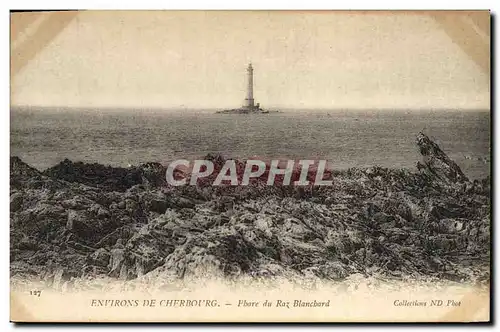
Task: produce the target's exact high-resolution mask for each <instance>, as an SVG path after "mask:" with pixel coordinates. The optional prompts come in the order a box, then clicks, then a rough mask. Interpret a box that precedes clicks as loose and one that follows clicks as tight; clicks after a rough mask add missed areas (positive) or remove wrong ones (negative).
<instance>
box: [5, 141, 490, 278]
mask: <svg viewBox="0 0 500 332" xmlns="http://www.w3.org/2000/svg"><path fill="white" fill-rule="evenodd" d="M416 148H418V149H419V151H420V153H421V155H422V160H420V161H416V168H415V169H414V170H406V169H386V168H380V167H371V168H367V169H358V168H351V169H348V170H345V171H335V172H333V174H332V176H333V185H332V186H325V187H314V188H311V187H300V188H297V187H289V186H272V187H271V186H266V185H265V184H264V183H259V182H258V181H257V182H256V183H252V185H250V186H244V187H239V186H236V187H225V186H221V187H212V186H203V185H199V186H181V187H170V186H168V185H167V183H166V181H165V170H166V169H165V167H164V166H162V165H161V164H158V163H147V164H142V165H139V166H135V167H130V168H114V167H108V166H103V165H100V164H85V163H81V162H72V161H70V160H64V161H63V162H61V163H60V164H58V165H56V166H54V167H52V168H49V169H47V170H45V171H43V172H40V171H38V170H36V169H34V168H32V167H30V166H29V165H27V164H26V163H24V162H23V161H22V160H20V159H19V158H17V157H11V161H10V164H11V165H10V167H11V168H10V169H11V171H10V172H11V173H10V184H11V188H10V258H11V276H16V277H18V278H31V277H38V278H41V279H43V280H55V279H57V278H58V279H63V280H65V279H71V278H85V277H88V276H94V277H95V276H109V277H113V278H119V279H122V280H128V279H134V278H137V277H141V276H144V275H149V276H151V275H154V276H162V275H169V276H172V277H174V278H178V279H182V278H185V277H187V276H193V275H194V276H196V275H202V274H206V273H212V272H213V273H220V274H221V275H223V276H224V277H227V278H231V277H237V276H241V275H245V276H249V277H252V278H271V277H285V278H292V277H293V278H295V277H297V278H301V277H302V276H311V275H312V276H314V277H317V278H320V279H324V280H343V279H345V278H347V277H348V276H350V275H353V274H361V275H363V276H373V275H377V276H379V277H381V278H386V279H408V278H409V279H420V278H426V279H429V278H430V279H436V280H437V279H439V280H452V281H459V282H460V281H473V282H481V281H485V282H486V281H488V280H489V277H490V275H489V272H490V217H491V215H490V210H491V198H490V190H491V189H490V178H489V177H488V178H485V179H483V180H480V181H478V180H474V181H470V180H469V179H467V177H466V176H465V175H464V174H463V172H462V171H461V170H460V168H459V167H458V166H457V164H456V163H454V162H453V161H452V160H451V159H450V158H449V157H448V156H447V155H446V154H445V153H444V152H443V151H442V150H441V149H440V148H439V146H438V145H437V144H436V143H435V142H433V141H431V140H430V139H429V138H428V137H427V136H426V135H424V134H423V133H419V134H418V135H417V139H416ZM209 158H212V160H213V161H214V162H215V163H219V164H222V163H223V162H224V160H223V159H222V158H221V157H220V156H209ZM207 271H209V272H207ZM210 271H212V272H210Z"/></svg>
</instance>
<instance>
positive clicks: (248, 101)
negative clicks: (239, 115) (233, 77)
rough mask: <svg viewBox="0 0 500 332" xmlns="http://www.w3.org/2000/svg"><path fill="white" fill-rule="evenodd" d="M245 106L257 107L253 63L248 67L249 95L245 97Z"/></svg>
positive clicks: (249, 107)
mask: <svg viewBox="0 0 500 332" xmlns="http://www.w3.org/2000/svg"><path fill="white" fill-rule="evenodd" d="M244 107H245V108H248V109H254V108H255V103H254V100H253V67H252V64H251V63H250V64H248V67H247V97H246V98H245V105H244Z"/></svg>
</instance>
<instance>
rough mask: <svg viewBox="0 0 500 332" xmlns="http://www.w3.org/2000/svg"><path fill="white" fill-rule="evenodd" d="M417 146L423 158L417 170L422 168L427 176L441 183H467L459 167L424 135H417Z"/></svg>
mask: <svg viewBox="0 0 500 332" xmlns="http://www.w3.org/2000/svg"><path fill="white" fill-rule="evenodd" d="M417 146H418V148H419V150H420V154H421V155H422V157H423V165H422V164H419V168H422V166H423V168H424V169H425V170H426V171H427V172H428V173H429V174H431V175H432V176H435V177H437V178H438V179H440V180H443V181H447V182H451V183H462V182H466V181H468V179H467V177H466V176H465V174H464V173H463V172H462V170H461V169H460V167H459V166H458V165H457V164H456V163H455V162H454V161H453V160H451V159H450V158H449V157H448V156H447V155H446V154H445V153H444V152H443V151H442V150H441V148H440V147H439V146H438V145H437V144H436V143H435V142H433V141H431V140H430V139H429V137H427V135H425V134H424V133H419V134H418V135H417Z"/></svg>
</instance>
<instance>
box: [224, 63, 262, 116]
mask: <svg viewBox="0 0 500 332" xmlns="http://www.w3.org/2000/svg"><path fill="white" fill-rule="evenodd" d="M246 90H247V91H246V96H245V102H244V103H243V106H241V107H239V108H233V109H229V110H222V111H217V112H216V113H225V114H249V113H262V114H267V113H269V111H268V110H263V109H262V108H260V104H259V103H256V102H255V100H254V99H253V66H252V64H251V63H249V64H248V67H247V77H246Z"/></svg>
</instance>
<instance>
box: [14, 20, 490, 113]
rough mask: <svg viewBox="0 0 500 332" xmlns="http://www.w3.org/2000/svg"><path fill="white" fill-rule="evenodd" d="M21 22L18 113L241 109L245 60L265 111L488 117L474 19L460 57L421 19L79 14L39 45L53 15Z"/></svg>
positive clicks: (481, 41)
mask: <svg viewBox="0 0 500 332" xmlns="http://www.w3.org/2000/svg"><path fill="white" fill-rule="evenodd" d="M23 15H24V17H23ZM26 15H29V14H12V18H11V22H12V43H11V45H12V53H11V54H12V57H16V59H21V58H22V57H23V54H22V53H23V52H28V51H30V52H31V53H33V56H32V57H30V58H29V61H26V64H25V65H23V66H19V70H17V67H16V70H17V71H16V72H15V73H14V74H13V77H12V81H11V99H12V104H13V105H43V106H79V107H99V106H106V107H145V108H148V107H166V108H167V107H178V106H183V107H190V108H203V107H207V108H217V107H221V108H222V107H237V106H239V105H241V104H242V103H243V99H244V98H245V93H244V89H245V69H246V66H247V63H248V62H250V61H251V62H252V63H253V66H254V70H255V71H254V75H255V77H254V82H255V92H254V96H255V99H256V102H260V103H261V105H262V106H263V107H264V108H265V107H280V106H281V107H295V108H317V107H321V108H346V107H356V108H388V107H389V108H392V107H394V108H428V107H433V108H442V107H444V108H489V99H490V94H489V88H490V87H489V67H485V65H484V64H485V63H486V64H489V58H488V59H486V58H485V57H487V56H488V57H489V48H487V49H484V47H485V45H486V47H489V33H488V31H487V29H486V28H485V26H486V25H485V24H487V23H488V22H486V23H485V22H481V19H479V20H478V21H477V22H476V23H478V24H477V25H474V24H472V23H473V21H472V20H471V21H470V22H472V23H471V26H472V28H473V29H472V30H470V31H472V32H471V34H473V36H472V38H469V39H467V40H465V39H464V40H465V44H464V45H468V48H467V47H463V45H461V44H460V38H458V41H457V38H456V37H455V39H454V37H453V33H450V31H452V30H449V31H447V30H446V24H444V25H443V24H442V22H441V23H440V22H439V20H436V19H435V18H433V17H432V16H429V15H423V14H408V13H401V14H380V13H379V14H375V13H372V14H350V13H346V12H344V13H338V12H337V13H335V12H324V13H317V12H295V13H290V12H203V11H198V12H166V11H165V12H164V11H156V12H154V11H144V12H118V11H112V12H80V13H79V14H78V15H76V16H75V17H74V18H73V19H72V20H71V21H70V22H69V24H68V25H67V26H66V27H65V28H64V30H62V31H61V32H60V33H59V34H57V35H55V37H54V38H53V39H52V40H50V39H49V40H48V43H45V44H43V45H42V46H36V45H37V43H36V41H37V40H38V41H40V40H42V39H41V38H43V37H44V35H43V34H44V31H43V29H44V28H43V24H42V23H43V22H42V21H43V20H51V19H52V20H55V21H57V15H60V14H57V13H55V14H54V13H53V14H41V15H42V16H43V15H45V16H46V17H42V18H40V17H38V18H36V19H29V18H27V16H26ZM37 15H40V14H37ZM50 16H52V17H50ZM483 17H484V18H485V20H488V16H487V15H486V16H484V15H483ZM455 21H456V20H455ZM455 21H449V22H451V23H452V24H454V23H453V22H455ZM464 22H465V20H464ZM464 24H466V23H464ZM47 26H49V27H50V25H48V24H45V28H46V27H47ZM481 28H482V30H481ZM458 29H459V30H456V31H459V34H460V33H461V34H463V33H462V32H460V31H462V30H463V29H462V30H460V29H461V28H460V27H459V28H458ZM49 30H50V29H49ZM52 30H54V29H52ZM452 32H453V31H452ZM462 41H463V40H462ZM474 43H476V44H474ZM38 44H40V43H38ZM477 45H479V46H477ZM33 49H35V50H33ZM26 50H28V51H26ZM471 50H472V51H471ZM474 50H479V51H481V52H482V53H481V52H479V53H477V52H476V53H477V54H472V53H471V52H475V51H474ZM483 51H487V53H485V52H483ZM478 54H479V55H478ZM485 54H487V55H485ZM478 59H479V60H478Z"/></svg>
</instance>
